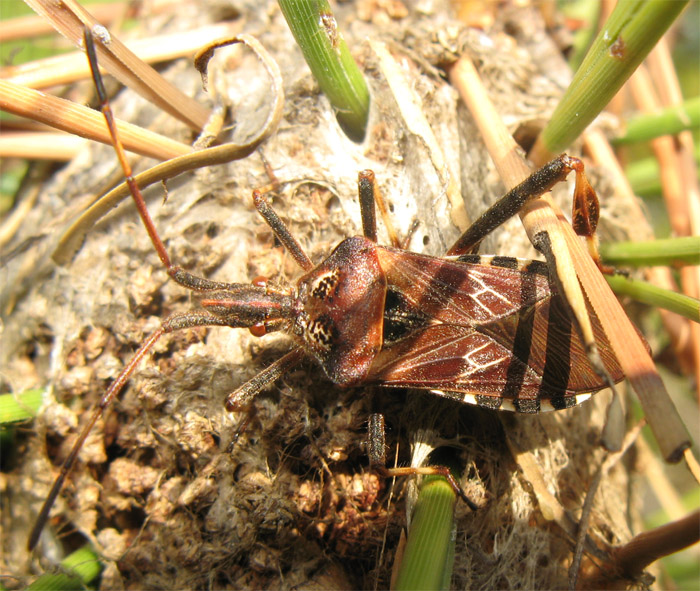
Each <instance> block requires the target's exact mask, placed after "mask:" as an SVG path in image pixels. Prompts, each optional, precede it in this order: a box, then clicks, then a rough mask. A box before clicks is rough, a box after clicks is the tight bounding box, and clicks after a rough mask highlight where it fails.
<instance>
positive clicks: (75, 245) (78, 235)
mask: <svg viewBox="0 0 700 591" xmlns="http://www.w3.org/2000/svg"><path fill="white" fill-rule="evenodd" d="M229 41H231V42H235V43H244V44H245V45H247V46H248V47H249V48H250V49H252V50H253V51H254V52H255V54H256V55H257V57H258V59H260V61H261V62H262V63H263V65H264V66H265V69H266V70H267V73H268V75H269V77H270V80H271V84H270V89H271V90H270V95H271V96H272V97H273V98H272V101H271V103H272V104H271V107H270V111H269V113H268V116H267V119H266V120H265V123H264V124H263V125H262V127H261V128H260V131H259V133H258V134H257V135H256V136H255V137H253V138H252V139H250V140H249V141H247V142H246V143H245V144H235V143H232V142H231V143H226V144H223V145H220V146H214V147H212V148H205V149H202V150H197V151H194V152H191V153H189V154H185V155H183V156H179V157H177V158H173V159H171V160H168V161H166V162H163V163H161V164H158V165H156V166H154V167H153V168H149V169H148V170H146V171H144V172H142V173H140V174H138V175H136V176H135V177H134V181H135V182H136V184H137V185H138V187H139V188H140V189H141V190H143V189H145V188H146V187H148V186H150V185H152V184H153V183H157V182H161V181H165V180H167V179H171V178H174V177H176V176H178V175H179V174H182V173H183V172H188V171H190V170H195V169H197V168H203V167H205V166H213V165H216V164H224V163H227V162H232V161H234V160H239V159H241V158H245V157H246V156H248V155H250V154H251V153H252V152H254V151H255V150H256V149H257V147H258V146H259V145H260V144H262V143H263V142H264V141H265V140H266V139H267V138H268V137H270V135H271V134H272V133H273V132H274V131H275V130H276V129H277V127H278V125H279V122H280V121H281V119H282V112H283V107H284V89H283V87H282V75H281V73H280V69H279V66H278V65H277V62H275V60H274V59H273V58H272V57H271V56H270V55H269V54H268V53H267V51H266V50H265V48H264V47H263V46H262V45H261V44H260V43H259V42H258V41H257V40H256V39H255V38H254V37H252V36H251V35H245V34H242V35H238V36H236V37H234V38H232V39H231V40H229ZM218 43H220V42H214V45H216V44H218ZM229 44H230V43H229ZM128 195H130V191H129V187H128V185H127V183H121V184H120V185H118V186H117V187H115V188H114V189H113V190H111V191H110V192H109V193H107V194H106V195H104V196H102V197H101V198H100V199H99V200H98V201H97V202H96V203H94V204H93V205H92V206H91V207H90V208H88V209H87V210H86V211H85V212H83V214H82V215H81V216H80V217H79V218H78V219H77V220H76V221H75V222H74V223H73V224H72V225H71V227H70V228H69V229H68V230H67V231H66V232H65V234H64V235H63V236H62V237H61V239H60V241H59V244H58V246H57V247H56V250H55V251H54V253H53V255H52V258H53V260H54V261H55V262H56V263H57V264H59V265H62V264H67V263H68V262H69V261H70V260H71V259H72V258H73V256H74V255H75V253H76V252H77V250H78V249H79V248H80V246H81V245H82V244H83V241H84V239H85V235H86V234H87V232H88V231H89V230H90V228H92V226H93V225H94V224H95V223H96V222H97V220H99V219H100V218H101V217H102V216H104V215H106V214H107V213H108V212H109V211H110V210H111V209H112V208H114V207H116V205H118V204H119V203H120V202H121V201H122V199H124V198H125V197H127V196H128Z"/></svg>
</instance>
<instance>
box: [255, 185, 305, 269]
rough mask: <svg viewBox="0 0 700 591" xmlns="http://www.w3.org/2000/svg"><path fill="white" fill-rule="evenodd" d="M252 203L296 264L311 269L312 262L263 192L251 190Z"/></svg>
mask: <svg viewBox="0 0 700 591" xmlns="http://www.w3.org/2000/svg"><path fill="white" fill-rule="evenodd" d="M253 203H254V204H255V209H257V210H258V213H259V214H260V215H261V216H262V217H263V219H264V220H265V222H267V225H268V226H270V228H271V229H272V231H273V232H274V233H275V236H277V238H278V239H279V241H280V242H281V243H282V244H283V245H284V247H285V248H286V249H287V251H288V252H289V254H291V255H292V256H293V257H294V260H295V261H296V262H297V264H298V265H299V266H300V267H301V268H302V269H304V271H311V269H313V268H314V264H313V263H312V262H311V259H310V258H309V257H308V256H307V254H306V253H305V252H304V249H303V248H302V247H301V244H299V241H298V240H297V239H296V238H294V236H292V233H291V232H290V231H289V228H288V227H287V225H286V224H285V223H284V222H283V221H282V220H281V219H280V217H279V216H278V215H277V213H276V212H275V210H274V209H272V206H271V205H270V202H269V201H268V200H267V199H266V198H265V197H264V196H263V194H262V193H261V192H260V191H258V190H255V191H253Z"/></svg>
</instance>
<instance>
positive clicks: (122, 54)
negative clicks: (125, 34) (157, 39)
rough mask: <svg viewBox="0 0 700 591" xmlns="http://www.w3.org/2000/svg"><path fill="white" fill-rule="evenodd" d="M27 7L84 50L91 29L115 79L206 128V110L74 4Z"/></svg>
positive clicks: (38, 1)
mask: <svg viewBox="0 0 700 591" xmlns="http://www.w3.org/2000/svg"><path fill="white" fill-rule="evenodd" d="M27 4H29V5H30V6H31V7H32V8H33V9H34V10H35V11H36V12H37V13H39V14H40V15H43V16H44V17H46V18H47V19H48V20H49V21H50V22H51V23H52V25H53V26H54V28H56V30H58V31H59V32H60V33H61V34H62V35H64V36H65V37H67V38H68V39H69V40H70V41H72V42H73V43H74V44H75V45H76V46H78V47H80V46H81V42H82V38H83V30H84V27H85V26H87V27H89V28H90V29H91V30H92V31H93V34H94V35H95V37H96V38H97V39H99V43H96V47H97V53H98V56H99V61H100V64H101V65H102V66H103V67H104V68H105V70H107V71H108V72H109V73H110V74H112V76H114V77H115V78H117V79H118V80H119V81H120V82H121V83H122V84H124V85H125V86H128V87H129V88H131V89H132V90H135V91H136V92H137V93H139V94H140V95H141V96H143V97H144V98H146V99H147V100H149V101H150V102H152V103H153V104H155V105H158V106H159V107H160V108H161V109H163V110H164V111H165V112H167V113H170V114H171V115H172V116H173V117H175V118H177V119H179V120H180V121H182V122H184V123H185V124H186V125H187V126H189V127H190V128H191V129H193V130H195V131H199V130H200V129H202V128H203V127H204V126H205V125H206V123H207V120H208V119H209V112H208V110H207V109H205V108H204V107H203V106H201V105H200V104H199V103H197V102H196V101H195V100H194V99H192V98H190V97H188V96H187V95H185V94H183V93H182V92H180V91H179V90H178V89H177V88H176V87H175V86H173V85H172V84H170V83H169V82H168V81H166V80H165V79H164V78H163V77H162V76H161V75H160V74H158V72H156V71H155V70H154V69H153V68H152V67H151V66H149V65H148V64H146V63H145V62H143V61H142V60H140V59H139V58H138V57H137V56H136V55H134V53H133V52H131V51H130V50H129V49H127V47H126V46H125V45H124V44H123V43H121V42H120V41H119V40H118V39H117V38H116V37H112V36H111V35H109V33H107V30H106V29H102V30H101V31H100V29H99V23H98V22H97V20H96V19H95V18H94V17H93V16H92V15H91V14H90V13H89V12H88V11H87V10H85V9H84V8H83V7H82V6H80V5H79V4H78V3H77V2H75V0H65V1H63V2H60V3H58V4H56V3H54V2H51V1H50V0H27ZM96 26H98V29H97V30H95V27H96Z"/></svg>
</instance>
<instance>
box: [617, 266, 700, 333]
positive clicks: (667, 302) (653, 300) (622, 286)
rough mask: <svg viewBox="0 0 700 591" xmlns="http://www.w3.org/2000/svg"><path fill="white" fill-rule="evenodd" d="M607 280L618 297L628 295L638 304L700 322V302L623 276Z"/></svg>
mask: <svg viewBox="0 0 700 591" xmlns="http://www.w3.org/2000/svg"><path fill="white" fill-rule="evenodd" d="M605 279H606V280H607V282H608V284H610V287H611V288H612V290H613V291H614V292H615V293H616V294H618V295H626V296H629V297H631V298H633V299H635V300H637V301H638V302H642V303H644V304H648V305H650V306H654V307H655V308H663V309H664V310H669V311H670V312H675V313H676V314H680V315H681V316H684V317H685V318H688V319H689V320H692V321H694V322H700V300H696V299H695V298H691V297H690V296H687V295H684V294H682V293H676V292H674V291H669V290H667V289H663V288H661V287H657V286H655V285H652V284H651V283H647V282H646V281H639V280H637V279H629V278H627V277H623V276H622V275H606V276H605Z"/></svg>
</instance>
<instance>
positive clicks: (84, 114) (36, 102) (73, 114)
mask: <svg viewBox="0 0 700 591" xmlns="http://www.w3.org/2000/svg"><path fill="white" fill-rule="evenodd" d="M0 109H2V110H3V111H7V112H9V113H13V114H14V115H18V116H20V117H28V118H30V119H33V120H35V121H40V122H42V123H45V124H46V125H50V126H51V127H54V128H56V129H60V130H62V131H66V132H68V133H71V134H74V135H79V136H81V137H84V138H87V139H91V140H94V141H98V142H102V143H103V144H111V142H110V138H109V133H108V132H107V126H106V125H105V122H104V119H103V118H102V114H101V113H100V112H99V111H95V110H93V109H90V108H88V107H84V106H82V105H79V104H77V103H73V102H71V101H68V100H65V99H61V98H58V97H55V96H51V95H48V94H44V93H43V92H39V91H37V90H32V89H31V88H26V87H24V86H20V85H18V84H13V83H11V82H8V81H7V80H0ZM117 127H118V129H119V134H120V136H121V138H122V141H123V143H124V146H125V147H126V149H127V150H129V151H130V152H136V153H137V154H141V155H143V156H149V157H151V158H157V159H159V160H167V159H169V158H175V157H176V156H182V155H184V154H189V153H190V152H192V147H191V146H188V145H187V144H182V143H180V142H177V141H175V140H171V139H170V138H167V137H165V136H162V135H159V134H157V133H153V132H152V131H148V130H146V129H143V128H141V127H139V126H137V125H132V124H130V123H126V122H124V121H117Z"/></svg>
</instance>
